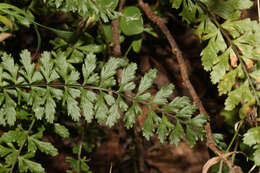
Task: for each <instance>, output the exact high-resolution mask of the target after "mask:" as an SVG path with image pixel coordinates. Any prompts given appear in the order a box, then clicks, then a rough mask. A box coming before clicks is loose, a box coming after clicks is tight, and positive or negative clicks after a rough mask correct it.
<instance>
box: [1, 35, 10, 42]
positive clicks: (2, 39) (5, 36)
mask: <svg viewBox="0 0 260 173" xmlns="http://www.w3.org/2000/svg"><path fill="white" fill-rule="evenodd" d="M11 36H12V34H11V33H1V34H0V42H2V41H4V40H5V39H7V38H9V37H11Z"/></svg>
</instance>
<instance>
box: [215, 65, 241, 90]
mask: <svg viewBox="0 0 260 173" xmlns="http://www.w3.org/2000/svg"><path fill="white" fill-rule="evenodd" d="M237 74H238V68H236V69H234V70H232V71H230V72H228V73H227V74H225V75H224V76H223V78H222V80H221V81H220V82H219V85H218V91H219V95H222V94H227V93H228V92H230V91H231V89H232V87H233V85H234V84H235V82H236V76H237Z"/></svg>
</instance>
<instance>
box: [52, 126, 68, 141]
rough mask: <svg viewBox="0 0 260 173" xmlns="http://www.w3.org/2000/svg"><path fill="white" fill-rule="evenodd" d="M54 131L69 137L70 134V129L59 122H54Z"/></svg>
mask: <svg viewBox="0 0 260 173" xmlns="http://www.w3.org/2000/svg"><path fill="white" fill-rule="evenodd" d="M54 132H55V133H56V134H58V135H59V136H61V137H63V138H68V137H69V135H70V134H69V130H68V129H67V128H66V127H65V126H63V125H61V124H59V123H54Z"/></svg>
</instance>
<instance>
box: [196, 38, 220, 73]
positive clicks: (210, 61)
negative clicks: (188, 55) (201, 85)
mask: <svg viewBox="0 0 260 173" xmlns="http://www.w3.org/2000/svg"><path fill="white" fill-rule="evenodd" d="M217 53H218V50H217V49H216V43H215V40H214V39H210V41H209V43H208V45H207V47H206V48H204V49H203V50H202V51H201V54H200V55H201V56H202V65H203V67H204V69H205V70H206V71H209V70H211V69H212V67H213V65H214V62H215V58H216V57H217Z"/></svg>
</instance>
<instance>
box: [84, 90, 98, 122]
mask: <svg viewBox="0 0 260 173" xmlns="http://www.w3.org/2000/svg"><path fill="white" fill-rule="evenodd" d="M92 94H94V93H93V92H91V91H87V90H86V89H83V88H82V89H81V99H80V108H81V109H82V115H83V116H84V118H85V120H86V121H87V122H88V123H90V122H91V121H92V119H93V117H94V105H93V103H92V102H93V101H94V100H96V97H95V95H94V98H93V97H92ZM88 95H89V97H88Z"/></svg>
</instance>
